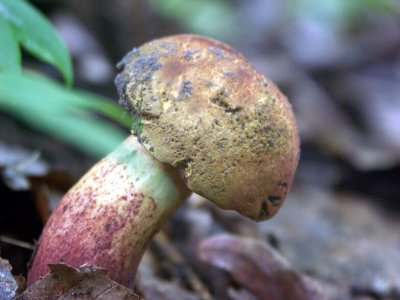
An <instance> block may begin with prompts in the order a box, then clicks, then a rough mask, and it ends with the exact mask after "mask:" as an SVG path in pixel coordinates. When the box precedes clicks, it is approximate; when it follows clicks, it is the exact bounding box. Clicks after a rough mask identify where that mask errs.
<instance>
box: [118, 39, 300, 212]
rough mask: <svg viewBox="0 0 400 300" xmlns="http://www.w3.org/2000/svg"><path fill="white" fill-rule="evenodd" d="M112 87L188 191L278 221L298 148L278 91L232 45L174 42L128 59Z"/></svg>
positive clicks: (142, 49)
mask: <svg viewBox="0 0 400 300" xmlns="http://www.w3.org/2000/svg"><path fill="white" fill-rule="evenodd" d="M121 66H122V68H123V70H122V72H121V73H120V74H119V75H118V76H117V78H116V85H117V88H118V91H119V93H120V97H121V99H120V101H121V103H122V104H123V105H124V106H125V107H126V108H128V109H129V110H130V111H131V113H132V114H133V115H134V116H135V119H136V121H135V125H134V131H135V134H136V135H137V136H138V138H139V140H140V142H141V143H142V144H143V145H144V146H145V147H146V148H147V150H149V151H150V152H151V153H152V154H153V155H154V156H155V157H156V158H157V159H158V160H160V161H161V162H164V163H168V164H170V165H172V166H175V167H177V168H178V169H179V170H180V173H181V176H182V177H183V178H184V180H185V182H186V184H187V186H188V187H189V188H190V189H191V190H192V191H193V192H195V193H197V194H200V195H202V196H204V197H205V198H208V199H209V200H211V201H213V202H214V203H216V204H217V205H218V206H220V207H221V208H225V209H233V210H236V211H238V212H239V213H241V214H243V215H245V216H248V217H250V218H253V219H256V220H262V219H267V218H270V217H271V216H273V215H274V214H275V213H276V211H277V210H278V208H279V207H280V206H281V204H282V202H283V200H284V198H285V196H286V194H287V191H288V189H289V187H290V184H291V182H292V178H293V175H294V172H295V170H296V167H297V162H298V158H299V139H298V133H297V127H296V122H295V119H294V115H293V112H292V109H291V106H290V104H289V103H288V101H287V100H286V98H285V96H284V95H283V94H282V93H281V92H280V91H279V89H278V88H277V87H276V86H275V85H274V84H273V83H272V82H271V81H270V80H268V79H267V78H266V77H265V76H263V75H262V74H261V73H259V72H258V71H257V70H255V69H254V68H253V67H252V66H251V65H250V64H249V63H248V61H247V60H246V59H245V58H244V57H243V56H242V55H241V54H240V53H239V52H237V51H236V50H234V49H233V48H231V47H229V46H227V45H226V44H224V43H222V42H219V41H216V40H212V39H208V38H204V37H200V36H196V35H178V36H171V37H166V38H162V39H158V40H154V41H152V42H149V43H147V44H144V45H143V46H141V47H140V48H138V49H134V50H133V51H132V52H130V53H129V54H128V55H127V56H126V57H125V58H124V59H123V61H122V62H121Z"/></svg>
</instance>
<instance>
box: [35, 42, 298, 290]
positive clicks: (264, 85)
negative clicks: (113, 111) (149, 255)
mask: <svg viewBox="0 0 400 300" xmlns="http://www.w3.org/2000/svg"><path fill="white" fill-rule="evenodd" d="M119 67H120V68H122V71H121V73H120V74H119V75H118V76H117V77H116V80H115V83H116V86H117V88H118V92H119V94H120V103H121V104H122V105H123V106H124V107H125V108H126V109H128V110H129V111H130V112H131V113H132V115H133V120H134V122H133V133H134V136H130V137H128V138H127V140H126V141H125V142H124V143H123V144H122V145H121V146H120V147H119V148H117V149H116V150H115V151H114V152H112V153H111V154H109V155H108V156H107V157H106V158H104V159H103V160H101V161H100V162H99V163H97V164H96V165H95V166H94V167H93V168H92V169H91V170H90V171H89V172H88V173H87V174H86V175H85V176H84V177H83V178H82V179H81V180H80V181H79V182H78V183H77V184H76V185H75V186H74V187H73V188H72V189H71V190H70V191H69V192H68V193H67V194H66V195H65V196H64V197H63V199H62V200H61V201H60V203H59V204H58V206H57V208H56V209H55V210H54V212H53V213H52V215H51V217H50V219H49V221H48V222H47V224H46V226H45V228H44V230H43V233H42V235H41V237H40V239H39V242H38V247H37V251H36V255H35V257H34V260H33V264H32V267H31V269H30V272H29V275H28V284H29V285H30V284H32V283H34V282H35V281H36V280H38V279H39V277H40V276H42V275H45V274H46V273H47V272H48V267H47V265H48V264H50V263H57V262H60V261H62V262H65V263H67V264H70V265H72V266H76V267H77V266H80V265H82V264H84V263H89V264H93V265H97V266H100V267H103V268H105V269H107V270H108V274H109V276H110V277H111V278H112V279H114V280H115V281H117V282H119V283H121V284H123V285H125V286H127V287H133V280H134V276H135V272H136V269H137V266H138V263H139V261H140V258H141V256H142V254H143V252H144V250H145V248H146V245H147V243H148V241H149V240H150V239H151V238H152V236H153V235H154V234H155V233H156V232H157V231H158V230H159V229H160V228H161V226H162V225H163V224H164V222H165V221H166V220H167V219H168V218H169V217H170V216H171V214H172V213H173V212H174V211H175V210H176V209H177V207H178V206H179V205H180V204H181V203H182V202H183V201H184V200H185V199H186V198H187V197H188V195H189V194H190V193H191V192H194V193H197V194H199V195H201V196H204V197H205V198H207V199H209V200H211V201H213V202H214V203H215V204H216V205H218V206H219V207H221V208H223V209H229V210H235V211H237V212H239V213H240V214H242V215H244V216H247V217H249V218H251V219H254V220H257V221H259V220H264V219H268V218H270V217H272V216H273V215H274V214H275V213H276V212H277V210H278V209H279V207H280V206H281V205H282V202H283V200H284V198H285V197H286V194H287V192H288V189H289V187H290V185H291V182H292V178H293V176H294V173H295V170H296V167H297V162H298V158H299V138H298V133H297V127H296V122H295V118H294V115H293V112H292V109H291V106H290V104H289V103H288V101H287V99H286V98H285V96H284V95H283V94H282V93H281V92H280V90H279V89H278V88H277V87H276V86H275V85H274V83H272V82H271V81H270V80H269V79H267V78H266V77H265V76H263V75H262V74H261V73H259V72H258V71H256V70H255V69H254V68H253V67H252V66H251V65H250V63H249V62H248V61H247V60H246V59H245V58H244V57H243V56H242V55H241V54H240V53H239V52H237V51H236V50H234V49H233V48H231V47H230V46H228V45H226V44H224V43H222V42H219V41H216V40H213V39H209V38H205V37H201V36H197V35H177V36H170V37H165V38H161V39H157V40H154V41H151V42H149V43H146V44H144V45H142V46H141V47H140V48H138V49H134V50H133V51H131V52H130V53H128V54H127V55H126V57H125V58H124V59H123V60H122V62H121V63H120V64H119Z"/></svg>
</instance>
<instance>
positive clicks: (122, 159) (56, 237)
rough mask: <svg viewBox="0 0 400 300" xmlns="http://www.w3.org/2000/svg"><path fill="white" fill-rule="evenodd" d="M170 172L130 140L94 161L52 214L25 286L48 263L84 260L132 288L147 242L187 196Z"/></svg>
mask: <svg viewBox="0 0 400 300" xmlns="http://www.w3.org/2000/svg"><path fill="white" fill-rule="evenodd" d="M170 168H171V167H168V166H166V165H163V164H161V163H160V162H158V161H157V160H156V159H154V158H153V157H152V156H151V155H150V154H149V153H148V151H147V150H146V149H144V148H143V147H142V146H141V144H140V143H139V142H138V141H137V139H136V137H134V136H130V137H129V138H128V139H127V140H126V141H125V142H124V143H123V144H122V145H121V146H120V147H119V148H117V149H116V150H115V151H114V152H112V153H111V154H109V155H108V156H107V157H105V158H104V159H103V160H101V161H100V162H98V163H97V164H96V165H95V166H94V167H93V168H92V169H91V170H90V171H89V172H88V173H87V174H86V175H85V176H84V177H83V178H82V179H81V180H80V181H79V182H78V183H77V184H76V185H75V186H74V187H73V188H72V189H71V190H70V191H69V192H68V193H67V194H66V195H65V196H64V197H63V199H62V200H61V201H60V203H59V204H58V206H57V208H56V209H55V210H54V212H53V214H52V215H51V217H50V219H49V221H48V223H47V224H46V227H45V229H44V231H43V233H42V235H41V238H40V239H39V242H38V248H37V252H36V255H35V259H34V261H33V264H32V267H31V270H30V272H29V275H28V285H31V284H33V283H34V282H35V281H37V280H38V279H39V278H40V276H43V275H45V274H47V273H48V272H49V269H48V264H50V263H56V262H64V263H66V264H69V265H72V266H74V267H78V266H80V265H81V264H82V262H86V263H89V264H93V265H96V266H99V267H102V268H105V269H107V270H108V275H109V276H110V278H112V279H113V280H115V281H117V282H119V283H121V284H123V285H125V286H127V287H132V286H133V280H134V275H135V273H136V269H137V266H138V263H139V261H140V258H141V257H142V254H143V252H144V250H145V248H146V245H147V243H148V241H149V240H150V239H151V237H152V236H153V235H154V234H155V233H156V232H157V231H158V230H159V228H160V227H161V226H162V224H163V223H164V222H165V221H166V220H167V219H168V218H169V217H170V215H171V214H172V213H173V212H174V211H175V210H176V208H177V207H178V206H179V205H180V204H181V202H182V201H183V200H184V199H185V198H186V197H187V196H188V195H189V193H190V192H189V190H188V189H187V188H186V186H185V185H184V183H183V181H182V179H180V178H179V177H178V176H177V175H176V172H171V170H170Z"/></svg>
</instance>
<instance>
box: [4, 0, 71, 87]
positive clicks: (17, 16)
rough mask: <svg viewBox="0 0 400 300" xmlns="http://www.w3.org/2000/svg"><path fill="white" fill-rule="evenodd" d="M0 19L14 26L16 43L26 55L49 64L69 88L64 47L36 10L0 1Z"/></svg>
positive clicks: (25, 4) (16, 1)
mask: <svg viewBox="0 0 400 300" xmlns="http://www.w3.org/2000/svg"><path fill="white" fill-rule="evenodd" d="M0 16H2V17H3V18H5V19H6V20H8V21H9V22H10V23H11V24H12V25H13V26H14V28H15V32H16V34H17V36H18V40H19V42H20V43H21V44H22V46H23V47H24V48H25V49H26V50H27V51H28V52H30V53H31V54H32V55H34V56H36V57H37V58H39V59H40V60H43V61H45V62H47V63H50V64H52V65H53V66H54V67H56V68H57V69H58V70H59V71H60V72H61V74H62V75H63V77H64V80H65V82H66V83H67V85H68V86H71V85H72V81H73V72H72V63H71V58H70V55H69V53H68V50H67V47H66V46H65V44H64V42H63V41H62V40H61V38H60V36H59V35H58V33H57V32H56V30H55V29H54V27H53V25H52V24H51V23H50V22H49V21H48V20H47V19H46V17H45V16H44V15H43V14H42V13H41V12H40V11H39V10H37V9H36V8H35V7H33V6H32V5H31V4H29V3H28V2H26V1H25V0H0Z"/></svg>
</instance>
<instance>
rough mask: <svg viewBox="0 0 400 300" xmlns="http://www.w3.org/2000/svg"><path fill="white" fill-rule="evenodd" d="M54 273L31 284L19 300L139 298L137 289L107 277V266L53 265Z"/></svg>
mask: <svg viewBox="0 0 400 300" xmlns="http://www.w3.org/2000/svg"><path fill="white" fill-rule="evenodd" d="M49 268H50V273H49V274H47V275H46V276H44V277H43V278H42V279H40V280H39V281H37V282H36V283H35V284H33V285H32V286H31V287H29V288H28V289H27V290H26V291H25V292H24V293H23V294H22V295H21V296H19V297H18V298H17V299H18V300H39V299H40V300H44V299H47V300H52V299H63V300H64V299H65V300H66V299H82V300H91V299H96V300H107V299H110V300H111V299H112V300H114V299H115V300H118V299H124V300H130V299H132V300H138V299H140V298H139V297H138V296H137V295H135V294H134V292H133V291H132V290H130V289H128V288H125V287H123V286H122V285H120V284H118V283H116V282H114V281H112V280H111V279H110V278H108V277H107V274H106V273H107V272H106V270H104V269H101V268H98V267H96V266H90V265H83V266H81V267H79V268H77V269H76V268H72V267H70V266H68V265H66V264H53V265H49Z"/></svg>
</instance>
